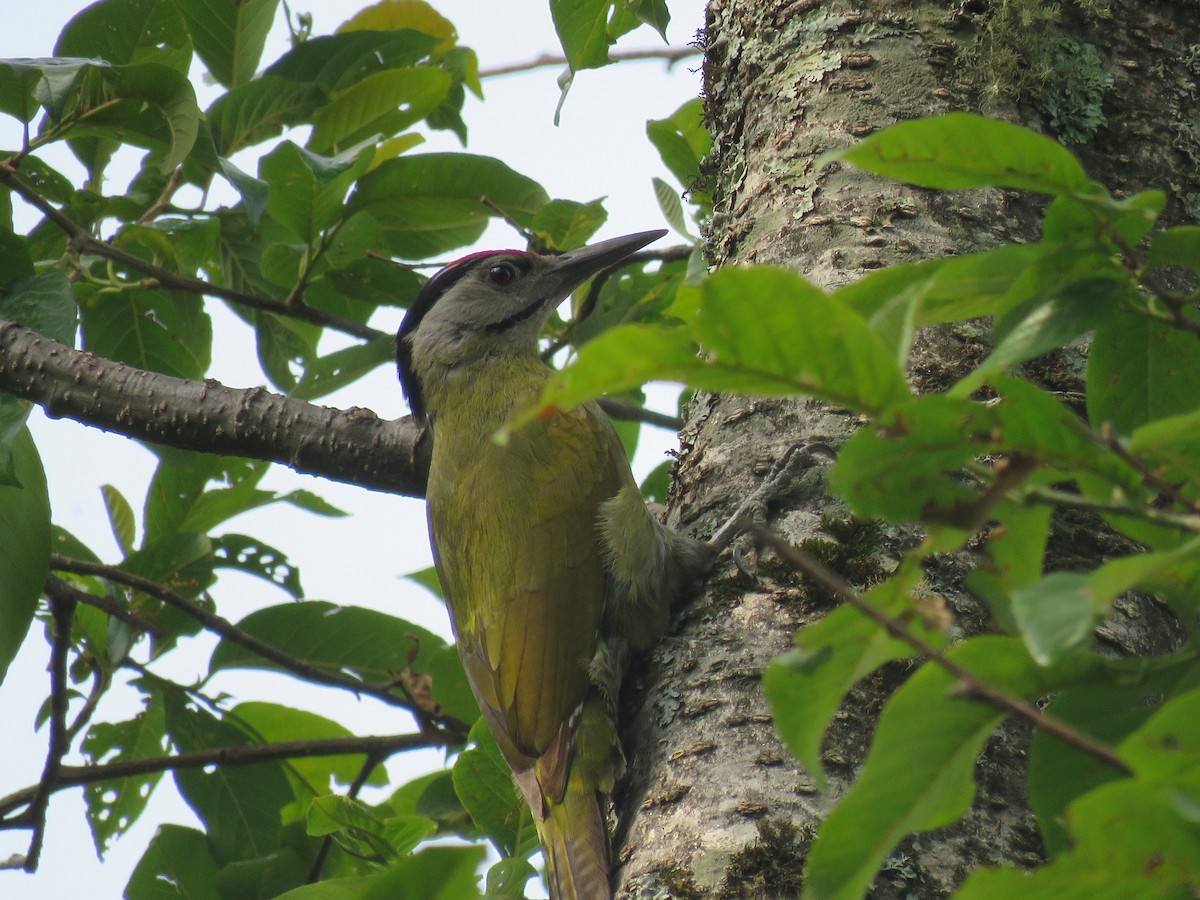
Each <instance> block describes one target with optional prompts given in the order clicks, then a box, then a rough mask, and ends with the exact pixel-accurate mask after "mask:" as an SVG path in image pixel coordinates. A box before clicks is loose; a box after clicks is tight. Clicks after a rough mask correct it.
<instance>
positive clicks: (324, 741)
mask: <svg viewBox="0 0 1200 900" xmlns="http://www.w3.org/2000/svg"><path fill="white" fill-rule="evenodd" d="M456 740H457V739H456V738H455V737H454V736H452V735H449V734H447V733H446V732H443V731H435V732H416V733H412V734H388V735H371V736H368V737H339V738H314V739H312V740H304V741H275V742H273V743H269V744H238V745H235V746H232V747H217V748H215V749H212V750H192V751H189V752H187V753H177V754H174V755H172V756H148V757H145V758H143V759H122V760H118V761H116V762H111V763H104V764H103V765H98V766H59V768H58V771H57V773H56V775H55V778H54V780H53V781H52V782H50V783H49V786H48V787H47V783H46V782H45V781H43V782H41V783H39V784H36V785H32V786H30V787H27V788H23V789H22V790H19V791H15V792H14V793H12V794H9V795H8V796H7V797H3V798H0V816H7V815H8V814H9V813H11V812H12V811H13V810H15V809H20V808H21V807H23V806H29V805H31V804H32V803H33V802H34V801H35V800H36V799H37V797H38V795H39V794H40V793H41V792H43V790H44V791H45V793H46V794H47V795H48V794H51V793H56V792H58V791H61V790H64V789H65V788H72V787H79V786H80V785H84V784H96V783H98V782H102V781H114V780H117V779H121V778H134V777H137V776H140V775H153V774H156V773H159V772H174V771H177V770H179V769H200V768H204V767H206V766H222V767H231V766H250V765H255V764H256V763H264V762H277V761H279V760H286V759H300V758H304V757H310V756H357V755H360V754H367V755H368V756H372V755H373V756H376V757H379V758H382V759H386V758H387V757H389V756H392V755H393V754H396V753H402V752H404V751H406V750H415V749H418V748H424V747H445V746H448V745H450V744H451V743H452V742H454V741H456ZM27 817H28V814H27V813H25V814H22V815H20V816H17V817H13V818H5V819H0V828H14V827H21V828H24V827H28V823H27V822H26V821H25V819H26V818H27Z"/></svg>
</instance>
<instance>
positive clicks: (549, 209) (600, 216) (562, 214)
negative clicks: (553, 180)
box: [530, 200, 608, 251]
mask: <svg viewBox="0 0 1200 900" xmlns="http://www.w3.org/2000/svg"><path fill="white" fill-rule="evenodd" d="M606 221H608V212H607V211H606V210H605V209H604V206H603V204H602V202H601V201H600V200H593V201H592V202H591V203H577V202H575V201H574V200H551V201H550V202H549V203H546V204H545V205H544V206H542V208H541V209H539V210H538V211H537V213H535V214H534V217H533V223H532V225H531V226H530V227H531V229H532V231H533V233H534V234H535V235H537V237H538V239H539V240H541V241H542V243H544V244H545V245H546V246H547V247H550V248H552V249H554V250H559V251H564V250H575V249H578V248H579V247H582V246H583V245H584V244H586V243H587V242H588V239H589V238H591V236H592V235H594V234H595V233H596V232H597V231H599V230H600V226H601V225H603V224H604V223H605V222H606Z"/></svg>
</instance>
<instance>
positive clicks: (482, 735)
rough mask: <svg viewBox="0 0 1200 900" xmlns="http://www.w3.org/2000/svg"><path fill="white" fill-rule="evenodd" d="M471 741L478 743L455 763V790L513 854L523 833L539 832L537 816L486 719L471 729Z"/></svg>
mask: <svg viewBox="0 0 1200 900" xmlns="http://www.w3.org/2000/svg"><path fill="white" fill-rule="evenodd" d="M470 741H471V743H472V744H474V746H473V747H470V748H468V749H466V750H464V751H463V752H462V753H460V754H459V755H458V759H457V760H455V763H454V790H455V792H456V793H457V794H458V798H459V799H460V800H461V801H462V804H463V806H465V807H466V808H467V812H469V813H470V814H471V818H472V819H474V820H475V824H476V825H478V826H479V829H480V831H482V832H483V833H484V834H485V835H487V836H488V838H490V839H491V840H492V841H493V842H494V843H495V844H496V847H497V848H498V849H499V850H500V852H501V853H502V854H503V855H505V856H513V855H514V854H516V853H517V851H518V849H519V845H520V843H521V837H522V835H524V836H526V837H528V836H530V835H532V834H535V833H536V832H535V831H534V828H533V819H532V817H531V816H530V814H529V809H528V807H527V806H526V805H525V801H524V800H522V799H521V797H520V795H519V794H518V793H517V789H516V787H515V786H514V785H513V776H512V771H511V770H510V769H509V767H508V764H507V763H506V762H505V761H504V757H503V756H501V755H500V748H499V747H498V746H497V745H496V739H495V738H494V737H492V733H491V731H490V730H489V729H488V727H487V724H486V723H485V722H484V721H483V719H480V720H479V721H478V722H476V723H475V725H474V727H472V728H471V735H470Z"/></svg>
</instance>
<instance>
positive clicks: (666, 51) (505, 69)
mask: <svg viewBox="0 0 1200 900" xmlns="http://www.w3.org/2000/svg"><path fill="white" fill-rule="evenodd" d="M699 55H700V51H699V50H698V49H696V48H695V47H662V48H656V49H649V50H613V51H611V52H609V54H608V58H609V59H610V60H612V61H613V62H628V61H631V60H662V61H663V62H666V63H667V64H668V65H674V64H675V63H677V62H679V61H680V60H684V59H689V58H691V57H693V56H699ZM566 64H567V58H566V57H565V56H562V55H560V54H557V53H543V54H541V55H540V56H535V57H534V58H533V59H528V60H525V61H524V62H518V63H505V64H503V65H499V66H489V67H488V68H486V69H480V70H479V77H480V78H497V77H499V76H500V75H515V74H517V73H519V72H531V71H533V70H534V69H544V68H547V67H549V66H556V67H559V66H565V65H566Z"/></svg>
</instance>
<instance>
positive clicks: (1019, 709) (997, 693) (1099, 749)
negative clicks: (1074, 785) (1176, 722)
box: [747, 526, 1133, 775]
mask: <svg viewBox="0 0 1200 900" xmlns="http://www.w3.org/2000/svg"><path fill="white" fill-rule="evenodd" d="M747 530H748V531H749V532H750V533H751V534H752V535H753V536H754V537H755V538H757V539H758V540H760V541H762V542H763V543H765V544H768V545H770V546H771V548H772V549H773V550H774V551H775V552H776V553H778V554H779V556H780V557H781V558H782V559H783V560H784V561H785V562H786V563H787V564H788V565H790V566H793V567H794V568H796V569H799V570H800V571H802V572H804V573H805V574H806V575H808V576H809V577H810V578H813V579H814V580H816V581H819V582H820V583H821V584H822V585H824V586H825V587H827V588H829V590H831V591H833V592H834V593H835V594H837V595H838V596H839V597H841V598H842V599H843V600H845V601H846V602H847V603H849V604H850V605H851V606H853V607H854V608H855V609H857V610H858V611H859V612H861V613H862V614H863V615H865V616H866V617H867V618H868V619H870V620H871V621H873V622H875V623H876V624H878V625H880V626H882V627H883V629H884V630H885V631H887V633H888V634H890V635H891V636H892V637H894V638H897V639H898V640H901V641H904V642H905V643H906V644H908V645H909V646H910V647H912V648H913V649H915V650H916V651H917V652H918V653H920V654H921V655H922V656H924V657H925V658H926V659H927V660H929V661H930V662H932V663H934V664H935V665H937V666H939V667H941V668H942V669H943V670H945V671H946V672H948V673H949V674H951V675H953V676H954V677H955V678H957V679H958V681H959V683H960V685H961V686H962V688H963V693H965V694H966V695H969V696H971V697H974V698H977V699H979V700H982V701H983V702H985V703H987V704H989V705H991V706H993V707H995V708H996V709H999V710H1001V711H1002V712H1006V713H1009V714H1011V715H1014V716H1017V717H1018V718H1020V719H1024V720H1025V721H1027V722H1029V723H1031V724H1032V725H1033V726H1034V727H1035V728H1038V729H1040V730H1042V731H1044V732H1046V733H1047V734H1051V735H1053V736H1054V737H1056V738H1058V739H1059V740H1061V741H1063V742H1064V743H1066V744H1069V745H1070V746H1072V747H1074V748H1075V749H1077V750H1079V751H1080V752H1082V753H1086V754H1087V755H1088V756H1091V757H1092V758H1093V759H1097V760H1099V761H1100V762H1102V763H1104V764H1106V765H1108V766H1111V767H1112V768H1114V769H1116V770H1118V771H1120V772H1121V773H1123V774H1124V775H1132V774H1133V772H1132V770H1131V769H1130V768H1129V766H1127V765H1126V764H1125V761H1124V760H1123V759H1121V757H1119V756H1118V755H1117V754H1116V753H1115V752H1114V751H1113V750H1112V748H1111V747H1108V746H1107V745H1105V744H1102V743H1100V742H1099V741H1097V740H1095V739H1093V738H1091V737H1089V736H1088V735H1086V734H1083V733H1082V732H1080V731H1077V730H1076V729H1074V728H1072V727H1071V726H1070V725H1068V724H1067V723H1065V722H1062V721H1060V720H1059V719H1057V718H1054V717H1053V716H1050V715H1047V714H1046V713H1044V712H1042V711H1041V710H1040V709H1038V708H1037V707H1036V706H1034V705H1033V704H1032V703H1029V702H1028V701H1026V700H1024V699H1022V698H1020V697H1013V696H1011V695H1010V694H1006V693H1005V692H1004V691H1002V690H1000V689H999V688H997V687H995V686H994V685H990V684H988V683H987V682H986V681H983V680H981V679H979V678H978V677H976V675H975V674H974V673H973V672H971V670H970V669H967V668H965V667H963V666H961V665H959V664H958V663H957V662H955V661H954V660H952V659H950V658H949V657H947V656H946V655H944V654H943V653H941V652H940V651H939V650H938V649H937V648H936V647H934V646H933V645H932V644H930V643H929V642H928V641H926V640H924V639H923V638H921V637H919V636H918V635H915V634H913V633H912V632H911V631H909V630H908V628H907V627H906V626H905V625H904V623H903V622H901V621H900V620H898V619H895V618H893V617H891V616H889V615H888V614H887V613H885V612H882V611H881V610H879V609H877V608H876V607H874V606H872V605H871V604H870V603H868V602H867V601H866V600H864V599H863V598H862V597H861V596H860V595H859V594H858V592H857V591H855V590H854V588H853V586H852V585H851V584H850V583H849V582H848V581H846V580H845V579H844V578H842V577H841V576H840V575H838V574H837V573H836V572H834V571H833V570H832V569H829V568H828V567H826V566H825V565H824V564H823V563H821V562H820V561H819V560H817V559H816V558H814V557H813V556H811V555H810V554H808V553H805V552H804V551H803V550H801V549H799V548H798V547H795V546H793V545H792V544H790V543H789V542H788V541H786V540H784V538H783V537H781V536H780V535H778V534H776V533H775V532H773V531H770V530H768V529H766V528H759V527H758V526H751V527H750V528H748V529H747Z"/></svg>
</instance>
